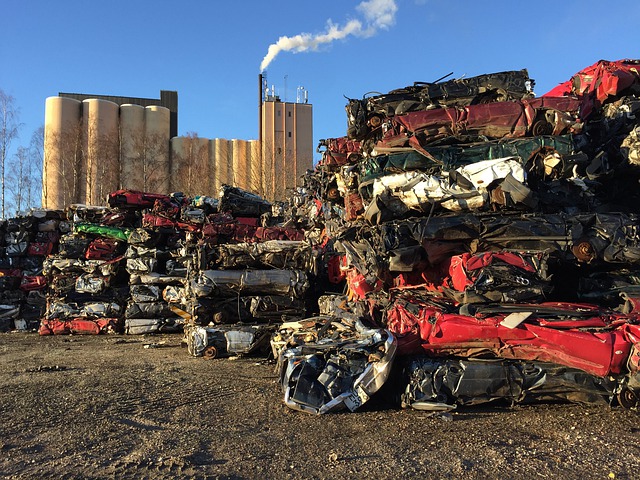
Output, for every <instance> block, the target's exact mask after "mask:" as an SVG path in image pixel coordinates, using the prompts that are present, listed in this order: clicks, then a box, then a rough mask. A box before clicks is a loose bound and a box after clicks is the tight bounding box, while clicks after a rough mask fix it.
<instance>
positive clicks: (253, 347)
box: [184, 324, 273, 359]
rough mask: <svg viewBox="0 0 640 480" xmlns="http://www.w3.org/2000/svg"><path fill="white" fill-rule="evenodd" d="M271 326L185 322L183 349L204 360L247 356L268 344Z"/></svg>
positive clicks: (271, 330)
mask: <svg viewBox="0 0 640 480" xmlns="http://www.w3.org/2000/svg"><path fill="white" fill-rule="evenodd" d="M272 332H273V327H271V326H267V325H247V324H237V325H224V326H206V327H204V326H199V325H186V326H185V328H184V334H185V340H186V342H187V350H188V352H189V354H190V355H192V356H194V357H205V358H207V359H212V358H220V357H228V356H230V355H248V354H251V353H254V352H256V351H259V350H264V348H265V347H268V345H269V338H270V337H271V333H272Z"/></svg>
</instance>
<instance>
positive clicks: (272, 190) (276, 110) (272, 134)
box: [257, 75, 313, 200]
mask: <svg viewBox="0 0 640 480" xmlns="http://www.w3.org/2000/svg"><path fill="white" fill-rule="evenodd" d="M259 83H260V96H261V108H260V143H261V145H262V152H261V153H262V159H261V162H259V165H260V168H261V169H262V172H261V173H260V176H261V177H262V189H261V190H262V191H261V192H257V193H260V194H262V195H263V196H265V197H266V198H268V199H269V200H284V199H286V198H287V196H288V193H289V192H290V191H291V190H293V189H294V188H295V187H296V186H298V185H299V184H300V177H301V176H302V175H303V174H304V173H305V172H306V171H307V170H308V169H311V168H313V121H312V106H311V104H309V103H308V102H307V92H306V90H304V89H303V88H302V87H299V88H298V94H297V98H296V102H295V103H293V102H283V101H281V100H280V97H278V96H277V95H275V94H274V89H273V88H272V89H271V94H270V93H269V89H268V88H265V84H266V80H265V77H263V75H260V77H259Z"/></svg>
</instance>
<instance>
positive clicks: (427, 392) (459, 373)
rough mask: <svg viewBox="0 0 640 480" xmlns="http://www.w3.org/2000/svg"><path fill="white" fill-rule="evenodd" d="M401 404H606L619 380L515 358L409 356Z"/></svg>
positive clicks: (444, 407)
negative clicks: (560, 402) (556, 402)
mask: <svg viewBox="0 0 640 480" xmlns="http://www.w3.org/2000/svg"><path fill="white" fill-rule="evenodd" d="M403 377H404V382H405V383H406V387H405V390H404V393H403V394H402V397H401V404H402V407H404V408H409V407H411V408H414V409H416V410H430V411H434V410H435V411H443V410H453V409H455V408H456V407H457V406H458V405H479V404H483V403H487V402H495V401H507V402H509V403H511V404H516V403H530V402H538V401H558V400H562V401H571V402H575V403H586V404H600V405H608V404H610V403H611V402H612V399H613V398H614V396H615V394H616V393H618V392H619V391H620V390H619V385H618V382H616V381H615V380H614V379H612V378H610V377H599V376H595V375H591V374H588V373H585V372H584V371H582V370H579V369H575V368H566V367H563V366H558V365H554V364H550V363H539V362H524V361H515V360H482V359H461V358H429V357H423V356H417V357H411V358H410V359H407V360H406V365H405V367H404V373H403Z"/></svg>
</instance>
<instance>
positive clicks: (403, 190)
mask: <svg viewBox="0 0 640 480" xmlns="http://www.w3.org/2000/svg"><path fill="white" fill-rule="evenodd" d="M454 173H455V176H454V175H453V174H449V175H448V176H446V177H445V176H437V175H427V174H424V173H421V172H417V171H411V172H405V173H398V174H392V175H386V176H384V177H379V178H377V179H375V180H374V182H373V189H372V195H373V197H376V196H380V195H383V194H386V195H387V196H394V197H396V198H398V199H399V200H400V201H401V202H402V203H403V204H404V205H405V206H406V207H407V208H409V209H415V210H426V211H429V209H430V208H432V206H433V204H435V203H437V204H440V205H441V206H442V207H443V208H445V209H447V210H454V211H462V210H477V209H480V208H482V207H483V206H484V205H485V203H487V201H488V192H487V188H488V187H489V186H490V185H492V184H493V183H494V182H495V181H496V180H501V179H504V178H506V177H507V176H509V175H510V176H512V177H513V178H514V179H515V180H517V181H518V182H520V183H523V182H524V181H525V174H524V168H523V165H522V161H521V159H519V158H517V157H508V158H500V159H495V160H485V161H482V162H478V163H474V164H471V165H466V166H463V167H460V168H458V169H456V170H455V171H454Z"/></svg>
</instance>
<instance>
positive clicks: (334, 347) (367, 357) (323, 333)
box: [278, 317, 396, 414]
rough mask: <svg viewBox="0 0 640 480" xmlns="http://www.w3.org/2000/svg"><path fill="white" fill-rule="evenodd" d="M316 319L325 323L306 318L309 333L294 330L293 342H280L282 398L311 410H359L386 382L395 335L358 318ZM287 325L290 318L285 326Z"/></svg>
mask: <svg viewBox="0 0 640 480" xmlns="http://www.w3.org/2000/svg"><path fill="white" fill-rule="evenodd" d="M317 320H318V323H319V322H324V323H320V324H318V323H316V322H313V323H314V325H309V324H308V323H307V324H306V329H307V332H306V335H305V336H304V337H303V336H300V335H298V336H295V339H296V345H295V346H289V345H288V342H286V337H285V342H286V343H285V344H284V345H282V344H281V345H278V347H279V348H278V369H279V371H280V384H281V387H282V390H283V392H284V402H285V404H286V405H287V406H288V407H289V408H292V409H294V410H299V411H303V412H307V413H313V414H324V413H330V412H335V411H340V410H346V409H348V410H350V411H355V410H357V409H358V408H359V407H360V406H362V405H363V404H364V403H366V402H367V401H368V400H369V399H370V398H371V396H372V395H373V394H375V393H376V392H377V391H378V390H379V389H380V388H381V387H382V385H384V383H385V382H386V380H387V378H388V376H389V373H390V370H391V366H392V362H393V359H394V357H395V350H396V341H395V338H394V336H393V335H392V334H391V333H390V332H388V331H386V330H383V329H377V328H369V327H367V326H365V325H364V324H363V323H362V322H360V321H359V320H357V321H356V322H355V323H351V322H346V323H342V322H341V321H340V319H338V318H332V317H319V318H318V319H317ZM287 325H289V326H290V325H291V324H290V323H289V324H285V325H283V327H284V326H287ZM300 325H301V327H302V328H304V327H305V324H304V323H302V322H301V323H300ZM293 330H294V331H295V330H296V328H295V327H294V328H293ZM281 335H282V329H281ZM285 335H286V334H285ZM303 338H304V339H303Z"/></svg>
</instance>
